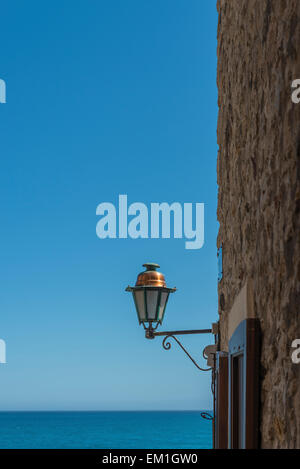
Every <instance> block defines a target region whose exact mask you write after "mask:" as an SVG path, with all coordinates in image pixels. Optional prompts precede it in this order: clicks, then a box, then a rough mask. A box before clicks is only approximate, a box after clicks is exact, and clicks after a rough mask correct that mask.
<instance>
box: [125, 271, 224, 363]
mask: <svg viewBox="0 0 300 469" xmlns="http://www.w3.org/2000/svg"><path fill="white" fill-rule="evenodd" d="M143 267H146V270H145V271H143V272H141V273H139V274H138V277H137V281H136V284H135V286H134V287H130V286H128V287H127V288H126V291H128V292H131V293H132V295H133V300H134V304H135V307H136V311H137V315H138V320H139V324H143V326H144V329H145V331H146V338H147V339H154V338H155V337H157V336H165V338H164V340H163V343H162V345H163V347H164V349H166V350H169V349H170V348H171V343H170V342H169V341H168V339H169V338H172V339H174V340H175V341H176V342H177V343H178V345H179V346H180V347H181V348H182V350H183V351H184V352H185V353H186V354H187V355H188V357H189V358H190V359H191V360H192V362H193V363H194V364H195V365H196V367H197V368H198V369H200V370H201V371H209V370H211V369H212V368H213V366H214V354H215V352H216V350H217V345H216V342H217V335H218V324H217V323H214V324H213V325H212V328H211V329H196V330H195V329H194V330H187V331H186V330H185V331H164V332H156V329H157V327H158V326H159V325H161V324H162V322H163V319H164V314H165V310H166V306H167V302H168V298H169V295H170V293H174V292H175V291H176V288H168V287H167V285H166V281H165V277H164V275H163V274H162V273H161V272H157V270H156V269H159V265H158V264H154V263H152V262H148V263H146V264H143ZM187 334H214V336H215V344H213V345H208V346H207V347H205V349H204V351H203V356H204V358H205V359H207V364H208V365H209V368H201V367H200V366H199V365H198V364H197V363H196V362H195V360H194V359H193V358H192V357H191V356H190V355H189V353H188V352H187V351H186V349H185V348H184V347H183V345H182V344H181V343H180V342H179V340H178V339H177V337H176V336H177V335H187Z"/></svg>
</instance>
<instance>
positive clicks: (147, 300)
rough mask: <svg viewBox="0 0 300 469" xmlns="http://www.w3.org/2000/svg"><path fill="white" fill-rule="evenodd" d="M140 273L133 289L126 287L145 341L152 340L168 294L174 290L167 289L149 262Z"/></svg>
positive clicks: (153, 265)
mask: <svg viewBox="0 0 300 469" xmlns="http://www.w3.org/2000/svg"><path fill="white" fill-rule="evenodd" d="M143 267H146V270H145V271H144V272H141V273H140V274H139V275H138V277H137V281H136V284H135V286H134V287H129V286H128V287H127V288H126V291H129V292H132V296H133V300H134V304H135V307H136V311H137V315H138V320H139V324H143V326H144V329H145V331H146V337H147V339H154V337H155V336H154V331H155V330H156V329H157V327H158V325H159V324H160V325H161V324H162V322H163V319H164V314H165V310H166V306H167V302H168V298H169V294H170V293H174V292H175V291H176V288H167V285H166V281H165V277H164V275H163V274H162V273H161V272H157V270H156V269H158V268H159V265H158V264H154V263H152V262H149V263H147V264H143Z"/></svg>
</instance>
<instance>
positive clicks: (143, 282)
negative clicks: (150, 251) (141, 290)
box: [135, 262, 167, 287]
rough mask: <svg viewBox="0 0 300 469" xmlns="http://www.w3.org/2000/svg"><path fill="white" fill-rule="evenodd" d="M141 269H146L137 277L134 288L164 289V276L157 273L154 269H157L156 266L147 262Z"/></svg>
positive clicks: (157, 266)
mask: <svg viewBox="0 0 300 469" xmlns="http://www.w3.org/2000/svg"><path fill="white" fill-rule="evenodd" d="M143 267H146V270H145V271H144V272H141V273H140V274H139V275H138V277H137V281H136V284H135V286H136V287H145V286H151V287H166V286H167V285H166V281H165V276H164V274H162V273H161V272H157V271H156V269H159V265H158V264H154V263H152V262H148V263H146V264H143Z"/></svg>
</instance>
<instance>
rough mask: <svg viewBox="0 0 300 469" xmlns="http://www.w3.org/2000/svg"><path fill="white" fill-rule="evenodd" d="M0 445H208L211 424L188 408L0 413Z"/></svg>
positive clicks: (55, 446)
mask: <svg viewBox="0 0 300 469" xmlns="http://www.w3.org/2000/svg"><path fill="white" fill-rule="evenodd" d="M0 448H1V449H17V448H26V449H56V448H60V449H72V448H74V449H140V448H141V449H209V448H212V422H211V421H210V420H205V419H203V418H202V417H201V415H200V411H199V412H198V411H197V412H196V411H191V412H171V411H168V412H164V411H163V412H161V411H160V412H151V411H147V412H0Z"/></svg>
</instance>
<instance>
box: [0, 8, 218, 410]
mask: <svg viewBox="0 0 300 469" xmlns="http://www.w3.org/2000/svg"><path fill="white" fill-rule="evenodd" d="M215 3H216V2H215V1H213V0H206V1H199V0H189V1H186V0H163V1H162V0H152V1H148V0H147V1H146V0H126V1H124V0H99V1H93V0H88V1H86V0H85V1H83V0H80V1H79V0H76V1H74V0H73V1H66V0H59V1H58V0H53V1H51V2H41V1H37V0H36V1H33V0H29V1H26V2H24V1H14V0H12V1H10V2H4V3H3V4H2V5H1V19H2V21H1V30H0V38H1V61H0V78H1V79H4V80H5V81H6V84H7V104H0V116H1V131H0V132H1V172H0V201H1V266H0V277H1V278H0V281H1V288H0V338H2V339H4V340H5V341H6V345H7V364H5V365H4V364H2V365H0V375H1V393H0V395H1V398H0V410H30V409H34V410H39V409H48V410H55V409H59V410H63V409H66V410H73V409H74V410H77V409H81V410H93V409H99V410H102V409H103V410H119V409H124V410H131V409H137V410H138V409H149V410H151V409H202V408H211V402H212V399H211V393H210V373H207V374H205V373H200V372H199V371H198V370H197V369H196V368H194V366H193V364H192V363H191V362H190V361H189V360H188V358H186V357H185V355H184V354H183V352H182V351H181V350H180V349H179V348H178V347H177V345H176V344H174V345H173V346H172V349H171V350H169V351H164V350H163V349H162V347H161V340H160V339H159V338H156V339H155V340H154V341H147V340H145V338H144V332H143V330H142V326H141V327H139V326H138V322H137V318H136V312H135V310H134V305H133V301H132V298H131V295H130V294H129V293H126V292H125V287H126V286H127V285H128V284H130V285H132V284H134V282H135V280H136V276H137V274H138V272H140V271H141V270H142V267H141V265H142V264H143V263H144V262H146V261H148V262H149V261H152V262H157V263H159V264H160V265H161V271H162V272H163V273H164V274H165V276H166V280H167V283H168V285H169V286H171V287H173V286H176V287H177V289H178V291H177V292H176V293H175V294H173V295H172V297H171V298H170V301H169V304H168V307H167V310H166V316H165V322H164V324H163V328H164V329H165V330H170V329H192V328H196V329H198V328H208V327H210V326H211V323H212V322H213V321H216V320H217V318H218V313H217V258H216V236H217V229H218V225H217V220H216V199H217V184H216V158H217V143H216V124H217V88H216V32H217V11H216V4H215ZM119 194H127V195H128V202H129V203H132V202H136V201H138V202H144V203H145V204H147V205H148V206H149V204H150V203H151V202H169V203H171V202H174V201H176V202H180V203H181V204H183V203H184V202H193V203H196V202H204V203H205V243H204V246H203V248H202V249H200V250H186V249H185V247H184V240H180V239H175V240H174V239H157V240H154V239H146V240H142V239H138V240H132V239H123V240H121V239H109V240H108V239H106V240H100V239H99V238H98V237H97V236H96V231H95V230H96V223H97V221H98V217H97V216H96V207H97V205H98V204H100V203H101V202H112V203H114V204H117V199H118V195H119ZM211 341H212V337H210V336H209V335H207V336H192V337H184V338H183V339H182V342H183V344H184V345H185V346H186V347H187V348H188V350H189V351H190V352H191V353H192V354H193V355H194V356H195V358H197V359H199V362H200V363H202V364H203V365H205V362H203V360H202V349H203V347H204V346H205V345H207V344H208V343H211Z"/></svg>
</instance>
